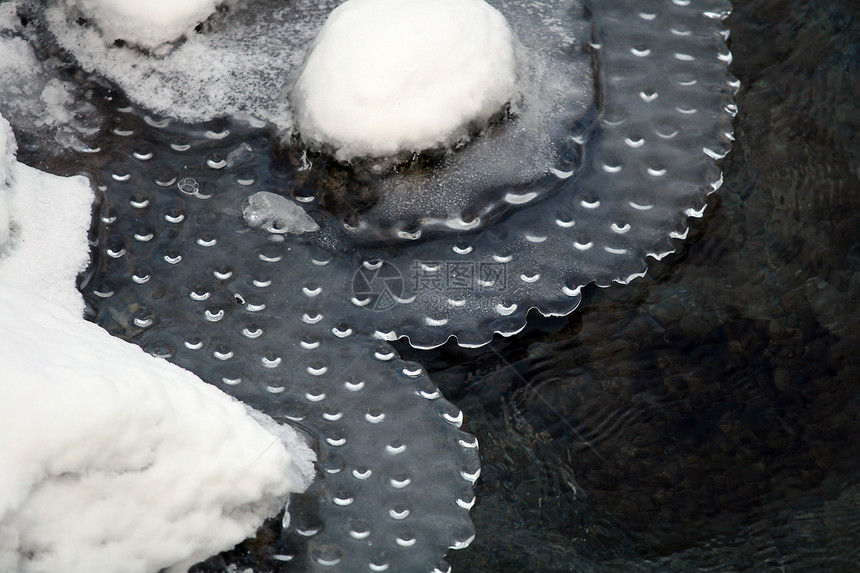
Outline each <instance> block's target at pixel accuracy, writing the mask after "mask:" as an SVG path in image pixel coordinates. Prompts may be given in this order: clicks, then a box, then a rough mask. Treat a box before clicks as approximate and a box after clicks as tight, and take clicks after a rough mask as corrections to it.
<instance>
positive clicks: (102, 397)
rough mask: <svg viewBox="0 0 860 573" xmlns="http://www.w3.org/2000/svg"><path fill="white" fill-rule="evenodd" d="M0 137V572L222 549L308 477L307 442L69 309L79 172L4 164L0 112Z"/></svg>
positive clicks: (144, 560)
mask: <svg viewBox="0 0 860 573" xmlns="http://www.w3.org/2000/svg"><path fill="white" fill-rule="evenodd" d="M0 138H2V139H3V140H4V141H2V142H0V143H4V145H3V148H2V149H0V157H2V160H0V170H2V173H0V175H3V176H4V177H2V178H0V181H3V182H6V181H11V189H6V188H4V189H2V190H0V193H2V195H0V197H3V198H6V199H8V200H9V201H8V206H9V212H10V213H11V226H12V232H11V235H10V237H9V239H8V243H9V244H8V245H7V246H6V251H7V252H6V253H5V254H3V255H0V364H2V368H3V375H2V382H0V436H4V439H3V440H2V442H3V447H2V448H0V571H10V572H11V571H15V572H17V573H37V572H38V573H41V572H45V573H47V572H52V573H53V572H57V571H62V572H63V573H78V572H80V573H84V572H87V573H90V572H92V571H112V572H126V573H147V572H150V573H154V572H155V571H159V570H161V569H163V568H168V567H169V568H171V570H174V571H178V570H184V569H186V568H187V567H189V566H190V565H192V564H193V563H195V562H197V561H200V560H202V559H204V558H206V557H208V556H209V555H212V554H214V553H217V552H218V551H222V550H225V549H229V548H230V547H232V546H234V545H235V544H236V543H238V542H240V541H241V540H242V539H245V538H246V537H248V536H250V535H252V534H253V533H254V531H255V530H256V528H257V527H258V526H259V525H260V523H262V521H263V520H264V519H265V518H266V517H267V516H269V515H273V514H275V513H277V512H278V511H279V510H280V509H281V508H283V506H284V502H285V499H286V496H287V495H288V494H289V493H290V492H293V491H302V490H304V489H305V488H306V487H307V486H308V484H309V483H310V481H311V479H312V476H313V462H312V460H313V457H314V456H313V453H312V452H311V450H310V449H308V447H307V446H306V445H305V444H304V443H303V441H302V440H301V439H300V438H299V436H298V435H297V434H296V433H295V432H294V431H293V430H292V429H291V428H289V427H281V426H279V425H278V424H277V423H275V422H274V421H273V420H271V419H268V418H265V417H264V416H262V414H260V413H258V412H253V411H251V410H250V409H249V408H247V407H246V406H245V405H243V404H241V403H240V402H238V401H236V400H234V399H232V398H231V397H229V396H227V395H226V394H223V393H222V392H220V391H219V390H218V389H217V388H215V387H214V386H211V385H208V384H205V383H203V382H202V381H200V380H199V379H198V378H197V377H195V376H194V375H193V374H191V373H190V372H187V371H185V370H182V369H181V368H178V367H176V366H174V365H172V364H170V363H168V362H166V361H164V360H161V359H157V358H154V357H152V356H150V355H148V354H146V353H145V352H144V351H143V350H141V349H140V348H138V347H137V346H134V345H131V344H128V343H125V342H123V341H121V340H119V339H117V338H114V337H112V336H110V335H109V334H108V333H107V332H105V331H104V330H102V329H101V328H99V327H98V326H96V325H94V324H91V323H88V322H86V321H84V320H83V319H82V318H81V309H82V300H81V297H80V294H79V293H78V292H77V291H76V290H75V288H74V279H75V275H76V274H77V272H78V271H79V270H80V269H81V268H82V267H83V265H84V264H85V263H86V260H87V256H88V246H87V240H86V230H87V227H88V223H89V215H90V204H91V201H92V191H91V190H90V187H89V184H88V182H87V181H86V179H84V178H82V177H73V178H61V177H56V176H52V175H48V174H45V173H41V172H39V171H37V170H35V169H31V168H29V167H27V166H24V165H22V164H18V163H14V161H13V160H12V159H11V157H12V154H13V153H14V140H13V139H12V137H11V132H10V131H9V129H8V124H7V123H6V122H5V120H2V119H0ZM4 186H5V183H4Z"/></svg>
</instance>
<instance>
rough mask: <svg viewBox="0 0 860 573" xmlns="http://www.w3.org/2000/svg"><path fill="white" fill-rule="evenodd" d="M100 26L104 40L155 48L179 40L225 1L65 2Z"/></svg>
mask: <svg viewBox="0 0 860 573" xmlns="http://www.w3.org/2000/svg"><path fill="white" fill-rule="evenodd" d="M65 2H66V4H68V5H70V6H73V7H75V8H77V9H78V10H80V12H81V14H83V15H84V16H85V17H86V18H88V19H90V20H91V21H92V22H94V23H95V24H96V26H98V28H99V30H101V33H102V35H103V36H104V40H105V42H106V43H108V44H112V43H113V42H114V40H124V41H126V42H129V43H132V44H136V45H138V46H142V47H144V48H155V47H157V46H159V45H161V44H163V43H165V42H172V41H174V40H177V39H179V38H180V37H181V36H182V35H183V34H185V33H186V32H189V31H190V30H192V29H194V27H195V26H196V25H197V24H199V23H200V22H202V21H203V20H205V19H206V18H208V17H209V16H211V15H212V13H213V12H215V9H216V8H217V7H218V5H219V4H222V3H223V2H224V0H145V1H144V0H65Z"/></svg>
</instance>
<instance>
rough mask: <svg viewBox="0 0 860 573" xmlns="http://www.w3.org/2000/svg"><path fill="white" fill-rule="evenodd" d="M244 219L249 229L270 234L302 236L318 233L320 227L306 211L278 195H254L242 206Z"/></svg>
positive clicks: (263, 193) (260, 193)
mask: <svg viewBox="0 0 860 573" xmlns="http://www.w3.org/2000/svg"><path fill="white" fill-rule="evenodd" d="M242 217H244V219H245V223H246V224H247V225H248V226H249V227H255V228H256V227H263V228H264V229H265V230H267V231H268V232H270V233H282V234H283V233H294V234H297V235H300V234H302V233H307V232H310V231H318V230H319V228H320V227H319V225H317V223H316V221H314V220H313V219H312V218H311V216H310V215H308V214H307V213H305V211H304V209H302V208H301V207H299V206H298V205H296V204H295V203H293V202H292V201H290V200H289V199H287V198H286V197H283V196H281V195H278V194H277V193H270V192H268V191H260V192H259V193H254V194H253V195H251V196H250V197H248V199H247V200H246V201H245V204H244V205H243V206H242Z"/></svg>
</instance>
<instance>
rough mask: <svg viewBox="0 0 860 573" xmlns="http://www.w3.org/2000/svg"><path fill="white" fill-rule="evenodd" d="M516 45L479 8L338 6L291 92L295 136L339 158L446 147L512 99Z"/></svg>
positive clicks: (385, 2) (358, 0)
mask: <svg viewBox="0 0 860 573" xmlns="http://www.w3.org/2000/svg"><path fill="white" fill-rule="evenodd" d="M517 45H518V42H517V40H516V37H515V36H514V33H513V31H512V30H511V27H510V26H509V25H508V22H507V20H505V17H504V16H503V15H502V14H501V13H500V12H499V11H498V10H496V9H495V8H493V7H491V6H490V5H489V4H487V3H486V2H484V1H483V0H347V2H344V3H343V4H341V5H340V6H338V7H337V8H336V9H335V10H334V11H332V13H331V14H330V15H329V17H328V20H327V21H326V23H325V25H324V26H323V27H322V30H320V32H319V34H318V36H317V38H316V39H315V40H314V42H313V44H312V45H311V47H310V49H309V51H308V55H307V58H306V61H305V64H304V67H303V69H302V71H301V73H300V75H299V78H298V80H297V81H296V84H295V86H294V88H293V90H292V94H291V96H292V100H293V101H292V103H293V106H294V110H295V120H296V124H297V127H298V131H299V132H300V133H301V135H302V139H303V140H304V141H305V143H308V144H317V145H328V146H331V147H333V148H334V149H335V150H336V157H337V158H338V159H340V160H349V159H351V158H353V157H357V156H373V157H384V156H390V155H394V154H396V153H398V152H401V151H421V150H425V149H430V148H439V147H446V146H450V145H452V144H455V143H457V142H458V141H460V140H463V139H465V138H467V137H468V135H469V131H470V129H469V127H470V124H477V125H480V124H482V123H485V122H486V121H487V120H488V119H490V117H491V116H493V115H494V114H497V113H498V112H500V111H501V110H502V108H503V107H504V106H505V104H507V103H509V102H511V100H512V99H513V98H514V97H515V96H516V83H517V81H516V80H517V78H516V76H517V74H516V67H517V66H516V59H517V58H516V51H517Z"/></svg>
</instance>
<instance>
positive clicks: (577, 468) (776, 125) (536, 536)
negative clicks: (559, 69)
mask: <svg viewBox="0 0 860 573" xmlns="http://www.w3.org/2000/svg"><path fill="white" fill-rule="evenodd" d="M859 18H860V4H857V3H851V2H848V1H844V2H839V1H831V2H824V1H813V2H800V1H798V2H790V1H788V0H744V1H742V2H738V3H736V7H735V10H734V12H733V14H732V16H731V17H730V18H729V20H728V27H729V28H730V29H731V40H730V45H731V49H732V52H733V54H734V63H733V64H732V72H733V73H734V74H735V76H737V77H738V78H739V79H740V80H741V82H742V88H741V91H740V93H739V95H738V102H737V103H738V107H739V108H740V113H739V114H738V116H737V118H736V124H735V133H736V137H737V144H736V147H735V149H734V152H733V154H732V155H731V156H730V157H729V158H727V160H726V161H725V162H724V169H725V171H726V178H725V184H724V185H723V187H722V189H721V191H720V192H719V193H718V194H716V195H715V196H712V198H711V201H710V205H709V208H708V210H707V213H706V216H705V218H704V220H702V221H701V222H699V223H698V224H697V225H696V226H695V227H694V228H693V230H692V232H691V238H690V239H689V240H687V241H685V242H683V243H679V245H678V247H679V248H678V252H677V255H676V256H674V257H671V258H670V259H671V260H668V261H665V262H663V263H660V264H657V265H655V266H654V267H652V270H651V271H650V272H649V276H648V277H646V278H645V279H643V280H639V281H635V282H634V283H633V284H631V285H628V286H625V287H612V288H609V289H605V290H600V289H597V288H590V289H587V290H586V292H585V297H584V301H583V305H582V307H581V308H582V309H583V310H582V311H580V312H577V313H575V314H574V315H573V316H572V317H570V318H569V319H564V320H562V319H555V320H543V321H540V320H538V321H534V322H533V323H532V325H531V326H530V328H529V330H528V331H526V333H524V334H523V335H520V336H518V337H516V338H515V339H512V340H505V339H497V340H495V341H494V342H493V343H492V344H491V345H490V346H488V347H485V348H482V349H479V350H474V351H468V350H463V349H458V348H452V347H445V348H442V349H439V350H437V351H433V352H418V351H414V350H410V349H409V348H407V347H405V346H401V347H399V348H398V349H399V350H400V351H401V352H402V353H403V354H404V356H405V357H407V358H412V359H415V360H418V361H420V362H421V363H422V364H424V365H425V366H427V367H428V368H429V369H430V372H431V375H432V376H433V378H434V380H435V381H436V383H437V384H438V385H439V386H440V388H441V389H442V392H443V394H444V395H445V396H446V397H448V398H449V399H452V400H453V401H454V402H455V403H457V405H459V406H460V407H461V408H462V409H463V410H464V411H465V414H466V423H465V425H464V428H463V429H465V430H466V431H469V432H472V433H474V434H476V435H477V436H478V438H479V440H480V443H481V447H482V457H483V475H482V477H481V479H480V480H479V482H478V503H477V505H476V506H475V508H474V509H473V511H472V513H473V517H474V519H475V521H476V525H477V529H478V535H477V538H476V540H475V541H474V543H473V544H472V546H471V547H470V548H468V549H466V550H463V551H456V552H451V553H450V554H449V556H448V559H449V560H450V562H451V563H452V565H453V566H454V570H455V571H459V572H479V571H480V572H483V571H834V572H841V571H845V572H848V571H860V357H859V355H860V333H859V332H858V329H857V320H858V318H860V313H858V304H860V273H858V271H860V19H859ZM464 379H465V380H467V381H468V382H467V383H466V384H465V385H464V384H463V380H464Z"/></svg>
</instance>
